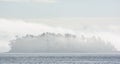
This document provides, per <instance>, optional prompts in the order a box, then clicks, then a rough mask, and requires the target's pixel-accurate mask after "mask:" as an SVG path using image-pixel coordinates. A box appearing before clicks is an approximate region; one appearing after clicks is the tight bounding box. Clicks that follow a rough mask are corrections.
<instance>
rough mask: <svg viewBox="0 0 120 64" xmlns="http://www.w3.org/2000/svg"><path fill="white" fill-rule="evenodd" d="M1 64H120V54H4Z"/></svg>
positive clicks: (0, 58) (0, 59)
mask: <svg viewBox="0 0 120 64" xmlns="http://www.w3.org/2000/svg"><path fill="white" fill-rule="evenodd" d="M0 64H120V54H97V53H96V54H95V53H88V54H87V53H85V54H84V53H82V54H81V53H76V54H72V53H61V54H60V53H36V54H35V53H29V54H28V53H27V54H26V53H4V54H0Z"/></svg>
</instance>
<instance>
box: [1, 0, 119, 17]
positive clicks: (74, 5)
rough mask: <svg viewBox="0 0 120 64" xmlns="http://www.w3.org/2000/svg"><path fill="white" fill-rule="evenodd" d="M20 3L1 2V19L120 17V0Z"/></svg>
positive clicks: (7, 0) (13, 1) (64, 0)
mask: <svg viewBox="0 0 120 64" xmlns="http://www.w3.org/2000/svg"><path fill="white" fill-rule="evenodd" d="M16 1H18V2H16ZM20 1H21V2H19V0H6V1H5V0H0V17H6V18H53V17H120V12H119V11H120V1H119V0H56V2H53V3H48V2H41V1H42V0H40V2H33V1H34V0H20ZM35 1H39V0H35ZM43 1H44V0H43ZM46 1H50V0H46Z"/></svg>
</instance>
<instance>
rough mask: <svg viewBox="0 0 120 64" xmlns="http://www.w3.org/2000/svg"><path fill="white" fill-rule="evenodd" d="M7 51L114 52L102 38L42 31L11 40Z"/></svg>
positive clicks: (112, 47)
mask: <svg viewBox="0 0 120 64" xmlns="http://www.w3.org/2000/svg"><path fill="white" fill-rule="evenodd" d="M10 46H11V50H10V51H9V53H101V52H116V49H115V48H114V46H112V45H111V44H110V43H108V42H105V41H104V40H102V39H100V38H97V37H95V36H93V37H89V38H88V37H85V36H84V35H81V36H80V37H77V36H76V35H72V34H67V33H66V34H60V33H49V32H46V33H42V34H40V35H38V36H34V35H26V36H23V37H17V38H16V39H15V40H12V41H11V44H10Z"/></svg>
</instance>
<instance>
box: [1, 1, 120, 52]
mask: <svg viewBox="0 0 120 64" xmlns="http://www.w3.org/2000/svg"><path fill="white" fill-rule="evenodd" d="M29 22H30V24H29ZM19 23H20V24H19ZM31 24H33V25H31ZM36 24H37V26H36ZM38 25H39V26H38ZM21 26H23V27H21ZM24 27H26V28H24ZM40 27H41V28H40ZM42 28H44V29H45V31H52V32H56V31H57V32H71V33H76V34H80V33H85V34H89V35H90V34H94V35H96V36H100V37H101V38H103V39H104V40H107V41H110V42H112V44H113V45H114V46H115V47H116V48H117V49H118V50H120V40H119V38H120V0H0V50H2V49H3V48H4V50H8V45H7V44H8V41H9V40H10V39H11V36H12V37H13V36H15V35H16V34H18V33H19V34H21V33H22V34H23V33H36V32H40V31H38V29H39V30H41V29H42ZM18 29H20V30H18ZM33 30H34V31H33ZM28 31H29V32H28ZM35 31H36V32H35ZM41 32H42V30H41ZM89 35H88V36H89ZM9 38H10V39H9ZM4 42H7V43H4ZM4 50H2V51H4Z"/></svg>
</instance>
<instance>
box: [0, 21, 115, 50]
mask: <svg viewBox="0 0 120 64" xmlns="http://www.w3.org/2000/svg"><path fill="white" fill-rule="evenodd" d="M46 32H49V33H53V34H54V35H52V36H51V34H47V35H45V36H44V37H39V35H41V34H43V33H46ZM58 33H59V34H60V35H62V36H60V37H58V36H56V35H57V34H58ZM27 34H28V35H32V36H34V37H33V38H31V37H29V36H28V37H26V38H23V37H24V36H26V35H27ZM65 34H70V35H74V36H76V37H75V38H73V37H72V38H69V37H67V38H66V37H65ZM104 35H105V34H104ZM16 36H17V37H19V38H21V39H20V40H19V39H17V38H16ZM82 36H83V37H82ZM36 37H38V38H36ZM46 39H48V40H49V41H47V40H46ZM13 40H15V41H16V43H18V42H19V44H18V48H16V50H17V49H21V51H20V50H19V51H16V50H14V51H13V52H25V51H26V50H29V51H26V52H36V51H41V52H46V51H48V50H47V49H48V48H49V52H59V51H61V52H64V51H67V52H72V51H73V52H86V51H88V52H89V51H90V50H93V52H105V51H106V52H110V51H115V50H116V49H115V46H114V45H113V44H112V45H111V43H112V42H110V43H108V41H107V40H106V39H104V38H103V39H102V36H98V35H97V34H92V33H90V32H88V33H87V32H84V31H75V30H70V29H65V28H62V27H53V26H48V25H45V24H41V23H30V22H25V21H24V20H18V19H17V20H16V19H0V44H1V45H0V49H2V50H0V52H8V51H10V50H11V47H10V46H9V44H10V43H11V41H13ZM24 41H26V43H25V42H24ZM109 41H111V40H109ZM35 42H36V43H37V44H38V45H40V46H38V47H40V48H37V44H36V45H34V46H33V43H35ZM29 43H30V44H29ZM47 43H50V47H47V45H46V44H47ZM69 43H70V44H69ZM28 44H29V46H30V47H29V48H27V49H26V46H28ZM19 45H20V46H19ZM21 45H22V46H21ZM35 46H36V48H35ZM55 47H56V48H55ZM50 48H51V49H50ZM34 49H36V51H31V50H34ZM57 50H58V51H57ZM98 50H100V51H98Z"/></svg>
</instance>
